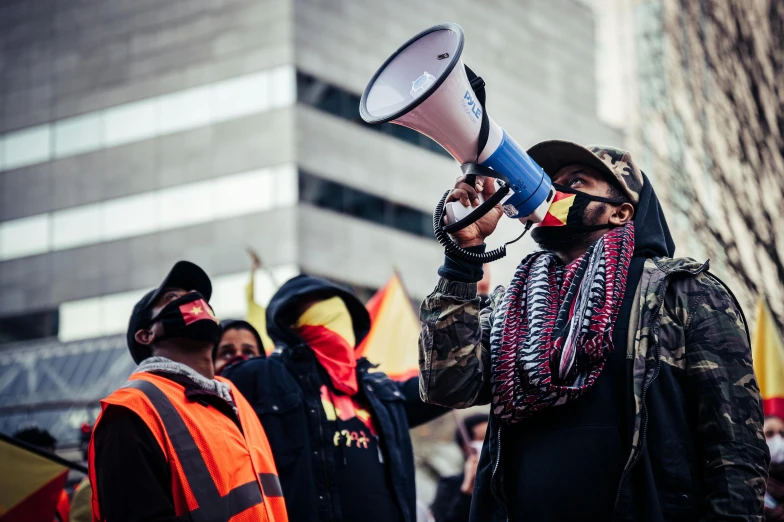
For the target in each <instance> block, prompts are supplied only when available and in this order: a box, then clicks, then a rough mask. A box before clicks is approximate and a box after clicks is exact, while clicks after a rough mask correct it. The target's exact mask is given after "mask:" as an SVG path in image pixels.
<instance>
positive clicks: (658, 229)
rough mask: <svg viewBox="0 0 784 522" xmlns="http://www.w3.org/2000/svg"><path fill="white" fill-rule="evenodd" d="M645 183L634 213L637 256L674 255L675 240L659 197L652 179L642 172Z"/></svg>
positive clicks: (635, 251)
mask: <svg viewBox="0 0 784 522" xmlns="http://www.w3.org/2000/svg"><path fill="white" fill-rule="evenodd" d="M642 179H643V185H642V192H641V193H640V202H639V203H638V204H637V210H636V212H635V214H634V255H635V257H673V256H674V255H675V242H674V241H673V240H672V236H671V235H670V227H668V226H667V219H666V218H665V217H664V211H663V210H662V207H661V204H660V203H659V198H657V197H656V192H654V190H653V186H651V180H649V179H648V176H646V175H645V173H644V172H643V173H642Z"/></svg>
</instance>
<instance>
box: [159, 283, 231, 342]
mask: <svg viewBox="0 0 784 522" xmlns="http://www.w3.org/2000/svg"><path fill="white" fill-rule="evenodd" d="M157 322H160V323H161V326H163V338H185V339H193V340H196V341H211V342H213V343H217V342H218V340H219V339H220V335H221V326H220V322H219V321H218V319H217V318H216V317H215V315H214V314H213V313H212V308H210V305H208V304H207V301H205V300H204V296H202V295H201V294H200V293H199V292H190V293H187V294H185V295H184V296H182V297H179V298H177V299H175V300H174V301H172V302H171V303H169V304H167V305H166V306H165V307H164V308H163V310H161V311H160V313H159V314H158V315H157V316H156V317H155V318H153V319H152V320H151V321H150V324H151V325H152V324H153V323H157ZM159 339H161V338H160V337H159Z"/></svg>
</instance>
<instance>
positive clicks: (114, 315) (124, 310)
mask: <svg viewBox="0 0 784 522" xmlns="http://www.w3.org/2000/svg"><path fill="white" fill-rule="evenodd" d="M145 292H146V291H145V290H135V291H133V292H123V293H120V294H113V295H108V296H106V297H105V298H104V302H103V306H102V310H103V317H102V330H103V332H102V334H103V335H112V334H117V333H124V332H125V331H126V330H127V329H128V318H129V317H130V316H131V311H133V307H134V305H136V303H137V302H138V301H139V299H141V298H142V297H143V296H144V294H145Z"/></svg>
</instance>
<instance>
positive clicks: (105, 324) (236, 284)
mask: <svg viewBox="0 0 784 522" xmlns="http://www.w3.org/2000/svg"><path fill="white" fill-rule="evenodd" d="M262 254H263V252H262ZM270 271H271V277H261V276H257V277H256V278H255V284H254V296H253V297H254V301H255V302H257V303H264V304H266V303H268V302H269V300H270V298H271V297H272V294H274V293H275V291H276V290H277V288H278V286H277V285H279V284H282V283H283V282H284V281H287V280H289V279H291V278H292V277H294V276H295V275H297V274H299V269H298V268H297V266H296V265H280V266H276V267H270ZM248 278H249V274H248V272H247V271H243V272H235V273H232V274H224V275H221V276H216V277H213V278H211V279H212V298H211V299H210V305H211V306H212V307H213V309H214V310H215V315H216V316H217V317H218V318H219V319H221V320H224V319H238V318H242V317H245V314H246V312H247V299H246V295H245V287H246V286H247V284H248ZM148 291H149V288H142V289H138V290H133V291H130V292H121V293H117V294H108V295H102V296H98V297H90V298H87V299H79V300H76V301H67V302H64V303H62V304H61V305H60V308H59V317H60V329H59V333H58V337H59V339H60V341H63V342H66V341H75V340H79V339H90V338H93V337H102V336H106V335H114V334H118V333H123V332H125V330H126V329H127V328H128V318H129V317H130V316H131V310H133V306H134V305H135V304H136V302H137V301H138V300H139V299H141V298H142V296H143V295H144V294H145V293H146V292H148Z"/></svg>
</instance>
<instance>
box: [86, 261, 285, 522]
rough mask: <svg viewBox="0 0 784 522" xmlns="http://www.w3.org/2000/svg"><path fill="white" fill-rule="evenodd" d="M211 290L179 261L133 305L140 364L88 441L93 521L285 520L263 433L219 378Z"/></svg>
mask: <svg viewBox="0 0 784 522" xmlns="http://www.w3.org/2000/svg"><path fill="white" fill-rule="evenodd" d="M211 294H212V284H211V282H210V279H209V277H208V276H207V274H206V273H205V272H204V271H203V270H202V269H201V268H199V267H198V266H197V265H195V264H193V263H189V262H187V261H180V262H178V263H176V264H175V265H174V267H173V268H172V269H171V271H170V272H169V274H168V275H167V276H166V278H165V279H164V280H163V282H162V283H161V284H160V286H158V287H157V288H155V289H153V290H151V291H150V292H148V293H147V294H146V295H145V296H144V297H143V298H142V299H141V300H140V301H139V302H138V303H137V304H136V306H135V307H134V309H133V312H132V313H131V318H130V321H129V324H128V332H127V342H128V348H129V349H130V352H131V356H132V357H133V360H134V361H135V362H136V363H137V364H138V365H139V366H138V367H137V368H136V370H135V371H134V373H133V374H131V376H130V378H129V380H128V382H127V383H126V384H125V386H123V387H122V388H120V389H119V390H117V391H115V392H114V393H112V394H111V395H110V396H109V397H107V398H106V399H104V400H103V401H101V408H102V411H101V414H100V415H99V417H98V419H97V420H96V422H95V426H94V428H93V433H92V440H91V443H90V454H89V463H88V469H89V474H90V482H91V483H92V486H93V491H94V494H93V501H92V511H93V520H96V521H98V520H108V521H112V522H115V521H131V520H159V521H174V520H184V519H189V520H205V521H206V520H274V521H286V520H287V517H286V511H285V504H284V502H283V499H282V498H281V492H280V483H279V481H278V477H277V472H276V470H275V463H274V461H273V458H272V454H271V452H270V449H269V444H268V442H267V438H266V436H265V434H264V430H263V428H262V427H261V424H260V423H259V421H258V418H257V417H256V414H255V413H254V412H253V409H252V408H251V407H250V405H249V404H248V402H247V401H246V400H245V398H244V397H243V396H242V395H241V394H240V393H239V392H238V391H237V389H236V388H235V387H234V386H233V385H232V384H231V383H230V382H229V381H227V380H225V379H222V378H221V377H216V376H215V374H214V367H213V353H214V349H215V345H216V343H217V342H218V339H219V337H220V334H221V327H220V324H219V322H218V320H217V319H216V318H215V315H214V314H213V312H212V309H211V308H210V305H209V300H210V296H211Z"/></svg>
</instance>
